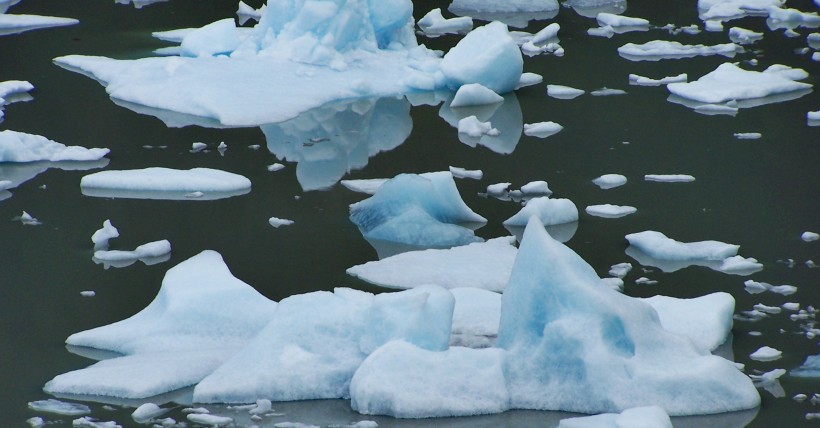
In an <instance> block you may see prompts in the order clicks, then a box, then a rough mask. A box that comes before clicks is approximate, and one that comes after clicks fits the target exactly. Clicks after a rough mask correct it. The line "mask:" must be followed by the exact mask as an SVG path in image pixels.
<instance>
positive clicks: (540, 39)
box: [530, 22, 561, 45]
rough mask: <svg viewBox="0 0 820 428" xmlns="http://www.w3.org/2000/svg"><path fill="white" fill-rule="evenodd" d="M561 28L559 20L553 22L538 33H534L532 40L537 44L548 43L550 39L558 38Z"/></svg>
mask: <svg viewBox="0 0 820 428" xmlns="http://www.w3.org/2000/svg"><path fill="white" fill-rule="evenodd" d="M560 29H561V25H559V24H558V23H557V22H553V23H551V24H549V25H547V26H546V27H544V28H542V29H541V30H539V31H538V32H537V33H535V34H533V36H532V39H530V41H531V42H532V43H534V44H536V45H540V44H542V43H546V42H548V41H550V40H553V39H555V38H557V37H558V31H559V30H560Z"/></svg>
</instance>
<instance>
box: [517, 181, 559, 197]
mask: <svg viewBox="0 0 820 428" xmlns="http://www.w3.org/2000/svg"><path fill="white" fill-rule="evenodd" d="M521 193H523V194H525V195H551V194H552V190H550V186H549V184H548V183H547V182H546V181H543V180H538V181H531V182H529V183H527V184H525V185H523V186H521Z"/></svg>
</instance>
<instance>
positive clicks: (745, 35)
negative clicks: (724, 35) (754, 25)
mask: <svg viewBox="0 0 820 428" xmlns="http://www.w3.org/2000/svg"><path fill="white" fill-rule="evenodd" d="M729 38H730V39H731V40H732V41H733V42H735V43H737V44H740V45H748V44H751V43H754V42H756V41H758V40H760V39H762V38H763V33H758V32H756V31H752V30H747V29H745V28H741V27H732V28H730V29H729Z"/></svg>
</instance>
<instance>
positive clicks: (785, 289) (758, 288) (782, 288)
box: [743, 279, 797, 296]
mask: <svg viewBox="0 0 820 428" xmlns="http://www.w3.org/2000/svg"><path fill="white" fill-rule="evenodd" d="M743 285H745V287H746V292H748V293H749V294H758V293H762V292H764V291H771V292H772V293H777V294H781V295H784V296H789V295H792V294H794V293H796V292H797V287H795V286H793V285H772V284H769V283H766V282H757V281H753V280H751V279H750V280H747V281H746V282H744V283H743Z"/></svg>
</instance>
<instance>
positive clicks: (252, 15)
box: [236, 0, 266, 25]
mask: <svg viewBox="0 0 820 428" xmlns="http://www.w3.org/2000/svg"><path fill="white" fill-rule="evenodd" d="M265 9H266V5H263V6H262V7H260V8H259V9H254V8H253V7H251V6H249V5H248V4H247V3H245V2H243V1H242V0H239V7H238V8H237V9H236V17H237V18H238V20H239V25H245V23H246V22H248V20H251V19H253V20H254V21H257V22H259V20H260V19H262V14H263V13H265Z"/></svg>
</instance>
